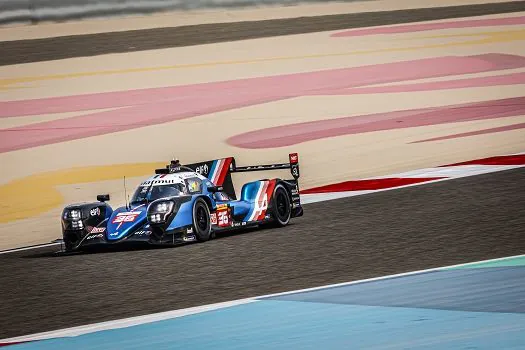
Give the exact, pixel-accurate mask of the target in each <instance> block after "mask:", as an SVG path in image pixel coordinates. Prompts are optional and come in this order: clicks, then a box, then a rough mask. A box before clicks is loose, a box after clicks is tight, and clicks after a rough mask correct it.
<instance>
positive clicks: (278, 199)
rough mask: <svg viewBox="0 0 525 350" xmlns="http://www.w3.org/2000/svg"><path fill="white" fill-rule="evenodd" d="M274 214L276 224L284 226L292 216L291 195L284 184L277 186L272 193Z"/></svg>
mask: <svg viewBox="0 0 525 350" xmlns="http://www.w3.org/2000/svg"><path fill="white" fill-rule="evenodd" d="M272 201H273V203H272V214H273V217H274V222H273V224H274V226H277V227H283V226H286V225H288V223H289V222H290V218H291V216H292V208H291V205H290V196H289V194H288V191H287V190H286V189H285V188H284V186H283V185H281V184H278V185H277V186H275V189H274V190H273V195H272Z"/></svg>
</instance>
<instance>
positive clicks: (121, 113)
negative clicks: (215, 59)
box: [0, 54, 525, 153]
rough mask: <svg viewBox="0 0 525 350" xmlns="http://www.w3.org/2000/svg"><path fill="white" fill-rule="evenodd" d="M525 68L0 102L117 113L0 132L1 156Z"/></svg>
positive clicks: (465, 68) (409, 70)
mask: <svg viewBox="0 0 525 350" xmlns="http://www.w3.org/2000/svg"><path fill="white" fill-rule="evenodd" d="M521 67H525V57H522V56H516V55H505V54H483V55H475V56H467V57H456V56H450V57H439V58H429V59H421V60H414V61H403V62H395V63H387V64H379V65H370V66H363V67H352V68H344V69H332V70H325V71H317V72H309V73H297V74H288V75H280V76H272V77H263V78H250V79H242V80H234V81H226V82H218V83H208V84H197V85H186V86H175V87H168V88H156V89H142V90H132V91H125V92H112V93H104V94H88V95H79V96H68V97H56V98H46V99H37V100H27V101H10V102H0V117H2V116H3V117H13V116H24V115H34V114H46V113H59V112H73V111H84V110H88V109H99V108H116V107H120V108H117V109H116V110H110V111H102V112H93V113H90V114H86V115H82V116H76V117H71V118H65V119H60V120H54V121H48V122H42V123H36V124H31V125H24V126H20V127H15V128H7V129H2V130H0V153H2V152H9V151H13V150H18V149H24V148H29V147H36V146H41V145H46V144H52V143H57V142H63V141H69V140H76V139H80V138H85V137H90V136H96V135H104V134H109V133H113V132H118V131H123V130H130V129H135V128H140V127H144V126H149V125H154V124H160V123H166V122H170V121H175V120H180V119H184V118H191V117H195V116H199V115H204V114H209V113H214V112H220V111H225V110H231V109H236V108H240V107H246V106H253V105H257V104H262V103H267V102H272V101H278V100H282V99H285V98H291V97H298V96H303V95H307V94H312V93H313V94H318V95H323V94H324V91H332V90H337V89H344V88H350V87H359V86H366V85H368V84H381V83H389V82H399V81H404V80H414V79H424V78H432V77H443V76H449V75H457V74H468V73H480V72H489V71H494V70H501V69H513V68H521Z"/></svg>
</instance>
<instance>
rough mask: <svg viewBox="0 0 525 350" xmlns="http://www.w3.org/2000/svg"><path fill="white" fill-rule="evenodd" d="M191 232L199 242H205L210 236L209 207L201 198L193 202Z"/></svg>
mask: <svg viewBox="0 0 525 350" xmlns="http://www.w3.org/2000/svg"><path fill="white" fill-rule="evenodd" d="M193 232H195V237H196V238H197V241H199V242H205V241H207V240H209V239H210V236H211V221H210V209H209V208H208V205H207V204H206V202H205V201H204V200H203V199H201V198H199V199H197V200H196V201H195V204H193Z"/></svg>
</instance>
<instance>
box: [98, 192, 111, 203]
mask: <svg viewBox="0 0 525 350" xmlns="http://www.w3.org/2000/svg"><path fill="white" fill-rule="evenodd" d="M97 201H99V202H102V203H104V202H106V201H109V194H99V195H98V196H97Z"/></svg>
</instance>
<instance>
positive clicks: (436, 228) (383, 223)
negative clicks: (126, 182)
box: [0, 168, 525, 338]
mask: <svg viewBox="0 0 525 350" xmlns="http://www.w3.org/2000/svg"><path fill="white" fill-rule="evenodd" d="M524 210H525V170H524V169H523V168H521V169H517V170H510V171H505V172H500V173H492V174H486V175H479V176H474V177H468V178H462V179H456V180H450V181H444V182H438V183H434V184H428V185H423V186H417V187H409V188H404V189H399V190H392V191H385V192H379V193H374V194H370V195H364V196H359V197H353V198H345V199H339V200H333V201H328V202H322V203H315V204H309V205H306V206H305V216H304V217H302V218H299V219H296V220H295V221H294V222H293V224H292V225H290V226H288V227H285V228H282V229H266V230H260V231H250V232H246V233H242V234H237V235H229V236H224V237H222V238H218V239H216V240H212V241H209V242H206V243H202V244H191V245H185V246H179V247H175V248H162V249H145V250H134V251H117V252H103V253H93V254H82V255H72V256H66V257H63V256H62V257H56V256H54V255H53V252H54V251H56V250H57V248H56V247H48V248H42V249H35V250H29V251H22V252H17V253H10V254H4V255H0V266H1V269H0V292H1V293H0V294H1V298H2V299H1V300H2V302H1V304H0V305H1V306H0V338H5V337H13V336H19V335H24V334H29V333H35V332H42V331H48V330H54V329H59V328H65V327H70V326H78V325H82V324H87V323H93V322H101V321H108V320H112V319H119V318H124V317H130V316H138V315H142V314H149V313H155V312H161V311H168V310H173V309H179V308H185V307H191V306H198V305H203V304H209V303H215V302H222V301H228V300H232V299H238V298H244V297H253V296H258V295H262V294H267V293H276V292H283V291H289V290H294V289H300V288H308V287H314V286H319V285H324V284H331V283H339V282H346V281H352V280H357V279H363V278H370V277H376V276H381V275H387V274H394V273H401V272H407V271H414V270H419V269H425V268H431V267H439V266H443V265H451V264H458V263H464V262H471V261H477V260H482V259H490V258H497V257H503V256H509V255H517V254H523V253H525V215H524ZM13 234H23V228H20V232H17V233H15V232H13Z"/></svg>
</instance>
